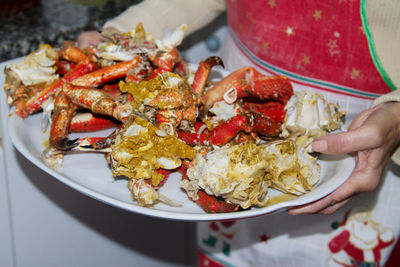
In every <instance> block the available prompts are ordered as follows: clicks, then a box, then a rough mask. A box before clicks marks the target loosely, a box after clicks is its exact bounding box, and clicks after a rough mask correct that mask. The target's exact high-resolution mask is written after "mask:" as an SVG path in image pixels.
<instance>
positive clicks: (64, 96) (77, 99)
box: [50, 83, 132, 151]
mask: <svg viewBox="0 0 400 267" xmlns="http://www.w3.org/2000/svg"><path fill="white" fill-rule="evenodd" d="M77 108H85V109H89V110H90V111H91V112H93V113H94V114H97V115H105V116H109V117H110V118H114V119H116V120H118V121H121V122H125V121H126V120H127V118H128V116H129V115H130V114H131V113H132V105H131V104H130V102H120V101H117V100H115V99H114V98H113V97H111V96H110V95H109V94H107V93H105V92H103V91H101V90H98V89H94V88H91V87H82V86H74V85H71V84H69V83H67V84H63V86H62V90H61V91H60V92H58V94H57V96H56V100H55V103H54V110H53V112H52V124H51V130H50V145H52V146H53V147H55V148H57V149H59V150H63V151H67V150H70V149H72V148H73V147H75V146H77V145H78V143H77V142H76V141H77V139H76V140H69V139H68V134H69V129H70V128H71V126H70V125H71V121H72V118H73V117H74V115H75V110H76V109H77ZM66 113H67V114H68V116H66V115H65V114H66ZM108 123H109V122H108V121H107V124H108ZM73 126H74V125H73ZM103 126H104V125H103ZM61 129H62V130H61Z"/></svg>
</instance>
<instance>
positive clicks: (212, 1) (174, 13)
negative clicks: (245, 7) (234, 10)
mask: <svg viewBox="0 0 400 267" xmlns="http://www.w3.org/2000/svg"><path fill="white" fill-rule="evenodd" d="M223 11H225V1H224V0H168V1H166V0H145V1H142V2H141V3H139V4H136V5H133V6H131V7H129V8H128V9H127V10H126V11H124V12H123V13H121V14H120V15H119V16H117V17H115V18H114V19H112V20H110V21H108V22H106V23H105V24H104V26H103V28H106V27H114V28H116V29H117V30H119V31H122V32H128V31H130V30H132V29H134V28H135V27H136V25H137V23H138V22H142V23H143V26H144V28H145V30H146V31H147V32H150V33H151V34H152V36H153V37H154V38H156V39H161V38H162V36H163V32H164V31H165V29H169V30H174V29H175V28H176V27H178V26H179V25H181V24H187V26H188V27H187V30H186V32H185V34H186V35H188V34H190V33H192V32H194V31H196V30H198V29H200V28H202V27H204V26H205V25H207V24H208V23H209V22H211V21H212V20H213V19H214V18H216V17H217V16H218V15H219V14H220V13H222V12H223Z"/></svg>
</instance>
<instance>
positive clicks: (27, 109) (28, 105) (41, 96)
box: [15, 62, 96, 118]
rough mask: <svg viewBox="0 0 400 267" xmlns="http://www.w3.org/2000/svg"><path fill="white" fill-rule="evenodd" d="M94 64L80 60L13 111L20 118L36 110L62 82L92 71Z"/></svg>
mask: <svg viewBox="0 0 400 267" xmlns="http://www.w3.org/2000/svg"><path fill="white" fill-rule="evenodd" d="M95 68H96V66H95V65H94V64H93V63H91V62H81V63H78V64H77V65H76V67H75V68H74V69H72V70H71V71H70V72H68V73H67V74H65V75H64V77H62V78H61V79H59V80H57V81H55V82H53V83H52V84H50V85H49V86H47V87H46V88H45V89H43V90H42V91H40V92H38V93H36V94H35V95H34V96H33V97H31V98H30V99H28V100H27V101H26V102H25V103H24V105H21V106H19V107H18V108H16V109H15V113H16V114H18V115H19V116H20V117H21V118H25V117H27V116H28V115H30V114H32V113H34V112H37V111H39V110H40V109H41V105H42V103H43V102H44V101H45V100H47V99H48V98H49V97H50V96H52V95H54V93H55V92H56V91H57V90H58V89H59V88H60V87H61V86H62V85H63V84H64V83H68V82H70V81H72V80H74V79H76V78H78V77H80V76H82V75H84V74H86V73H88V72H91V71H93V70H94V69H95Z"/></svg>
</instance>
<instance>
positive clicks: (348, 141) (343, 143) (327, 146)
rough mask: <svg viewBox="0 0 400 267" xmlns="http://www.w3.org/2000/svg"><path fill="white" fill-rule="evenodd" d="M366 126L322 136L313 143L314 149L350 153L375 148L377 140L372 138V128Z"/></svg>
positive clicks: (316, 150)
mask: <svg viewBox="0 0 400 267" xmlns="http://www.w3.org/2000/svg"><path fill="white" fill-rule="evenodd" d="M366 128H367V126H361V127H359V128H357V129H353V130H351V131H348V132H342V133H337V134H331V135H327V136H323V137H320V138H318V139H317V140H315V141H314V142H313V143H312V149H313V151H314V152H321V153H325V154H348V153H352V152H357V151H362V150H366V149H371V148H375V147H376V146H377V144H376V142H377V141H376V140H374V139H373V138H371V130H372V129H371V127H368V128H369V129H366ZM372 136H373V135H372Z"/></svg>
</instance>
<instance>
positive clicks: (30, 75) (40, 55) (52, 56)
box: [4, 45, 59, 104]
mask: <svg viewBox="0 0 400 267" xmlns="http://www.w3.org/2000/svg"><path fill="white" fill-rule="evenodd" d="M57 59H58V55H57V52H56V51H55V50H54V49H53V48H52V47H51V46H50V45H40V46H39V49H38V50H36V51H35V52H33V53H31V54H29V55H28V56H26V57H25V58H24V60H22V61H19V62H15V63H10V64H7V66H6V67H5V69H4V73H5V75H6V79H5V81H4V90H5V91H6V92H7V93H8V99H7V102H8V103H9V104H12V103H13V102H14V101H15V100H16V98H15V95H19V94H18V93H15V91H16V90H19V89H20V88H21V87H28V86H35V85H38V84H43V85H46V84H51V83H52V82H54V81H56V80H58V79H59V75H58V74H57V73H56V70H57V68H56V66H55V63H56V60H57Z"/></svg>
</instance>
